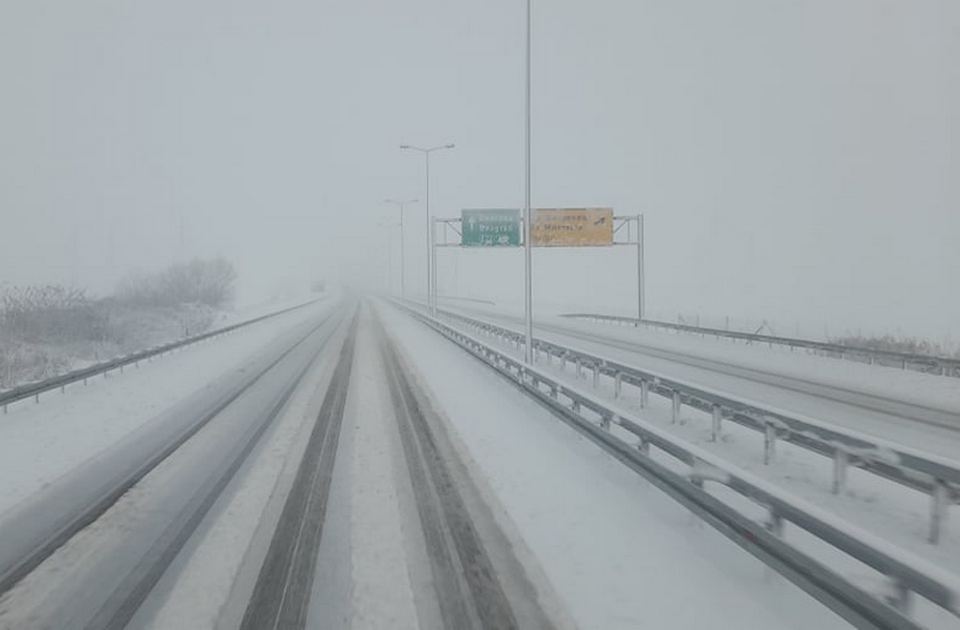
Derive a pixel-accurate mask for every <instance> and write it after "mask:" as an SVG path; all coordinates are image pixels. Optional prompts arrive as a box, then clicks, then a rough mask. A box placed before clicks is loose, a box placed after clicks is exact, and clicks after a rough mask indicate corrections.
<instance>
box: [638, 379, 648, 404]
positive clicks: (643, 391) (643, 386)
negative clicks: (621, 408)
mask: <svg viewBox="0 0 960 630" xmlns="http://www.w3.org/2000/svg"><path fill="white" fill-rule="evenodd" d="M649 393H650V385H649V384H648V383H647V381H646V380H645V379H641V380H640V407H641V408H644V407H646V406H647V400H648V399H649Z"/></svg>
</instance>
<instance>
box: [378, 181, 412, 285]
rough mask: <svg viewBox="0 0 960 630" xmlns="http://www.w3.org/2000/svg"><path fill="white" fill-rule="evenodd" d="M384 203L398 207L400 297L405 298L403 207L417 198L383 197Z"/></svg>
mask: <svg viewBox="0 0 960 630" xmlns="http://www.w3.org/2000/svg"><path fill="white" fill-rule="evenodd" d="M383 201H384V203H390V204H393V205H395V206H397V207H399V208H400V299H401V300H405V299H407V289H406V280H405V279H406V276H407V274H406V271H405V264H406V263H405V262H404V260H405V259H404V255H403V242H404V240H405V238H404V235H403V208H404V206H406V205H407V204H408V203H417V202H418V201H420V200H419V199H384V200H383Z"/></svg>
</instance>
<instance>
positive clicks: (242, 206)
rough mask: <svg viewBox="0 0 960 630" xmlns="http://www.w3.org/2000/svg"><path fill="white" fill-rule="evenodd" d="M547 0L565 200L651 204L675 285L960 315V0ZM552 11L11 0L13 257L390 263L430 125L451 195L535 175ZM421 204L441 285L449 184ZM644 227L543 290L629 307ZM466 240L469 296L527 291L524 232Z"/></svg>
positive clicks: (731, 304)
mask: <svg viewBox="0 0 960 630" xmlns="http://www.w3.org/2000/svg"><path fill="white" fill-rule="evenodd" d="M534 4H535V16H534V20H535V23H534V68H533V73H534V84H533V118H534V127H533V154H534V164H533V200H534V206H542V207H561V206H582V205H590V206H595V205H600V206H612V207H614V209H615V210H616V212H617V213H619V214H636V213H637V212H641V211H642V212H643V213H644V214H645V217H646V227H647V237H648V238H647V256H646V260H647V269H648V271H647V279H648V292H647V298H648V303H649V308H650V311H651V314H656V315H659V316H663V317H671V316H673V315H675V314H676V313H678V312H683V313H702V314H703V315H704V316H717V317H719V316H724V315H731V316H734V317H753V318H758V319H759V318H769V319H771V320H773V321H776V322H779V323H780V324H781V325H782V328H781V329H780V330H778V332H781V333H784V334H790V333H792V332H794V331H793V327H794V326H795V325H796V324H802V325H803V326H804V327H805V329H807V330H810V332H814V331H816V332H821V331H819V330H817V327H820V326H823V324H824V323H825V322H829V323H830V326H831V331H832V332H838V331H840V330H843V329H845V328H846V329H856V328H862V329H864V330H865V331H895V330H901V331H903V332H907V333H915V334H923V335H931V336H937V337H943V336H944V335H947V334H951V333H952V334H953V335H955V336H957V335H958V333H960V282H958V278H960V152H958V147H960V64H958V63H957V60H958V59H960V5H958V3H957V2H956V1H955V0H936V1H935V0H810V1H807V2H803V1H787V0H778V1H775V0H722V1H721V0H657V1H641V0H598V1H595V2H593V1H591V2H586V1H582V0H581V1H576V0H535V1H534ZM522 17H523V7H522V3H521V2H519V0H472V1H466V0H402V1H401V0H340V1H323V0H312V1H307V0H298V1H294V0H277V1H275V2H269V3H265V2H260V1H258V2H254V1H252V0H210V1H207V2H196V1H187V0H165V1H163V2H156V1H155V2H130V1H127V2H121V1H119V0H111V1H107V0H85V1H84V2H74V1H69V0H46V1H40V0H3V1H2V2H0V216H2V223H0V226H2V227H0V233H2V235H3V238H2V240H0V243H2V245H0V282H4V281H6V282H16V283H22V282H40V281H62V282H71V283H76V284H79V285H83V286H89V287H91V288H92V289H93V290H94V291H97V292H99V293H105V292H108V291H109V289H110V287H112V286H113V284H114V283H115V282H116V281H117V280H118V279H119V278H121V277H123V276H124V275H125V274H126V273H128V272H129V271H131V270H150V269H154V268H156V267H159V266H162V265H165V264H169V263H170V262H173V261H176V260H181V259H183V258H185V257H189V256H193V255H204V256H206V255H224V256H227V257H229V258H231V259H232V260H234V261H235V262H236V263H237V265H238V267H239V269H240V273H241V278H242V281H243V287H242V288H243V290H244V291H245V292H246V293H247V294H258V295H259V294H264V293H267V292H269V291H272V290H276V289H278V288H282V287H284V286H291V287H293V286H297V287H299V286H302V285H303V284H304V283H306V282H307V281H308V280H310V279H312V278H315V277H323V278H328V279H336V278H342V279H345V280H349V281H353V282H365V283H367V284H368V285H370V286H372V287H376V288H382V287H383V282H384V278H385V264H386V258H387V254H388V246H387V243H388V241H387V239H388V232H387V230H388V228H386V227H381V225H382V224H384V223H389V222H395V221H396V219H397V213H396V211H395V209H394V208H392V207H390V206H386V205H384V204H383V203H382V200H383V199H384V198H386V197H402V196H419V197H421V198H423V196H424V191H423V164H422V159H421V158H420V156H419V155H414V154H410V153H405V152H401V151H400V150H399V149H398V148H397V147H398V145H399V144H401V143H411V144H420V145H433V144H442V143H446V142H455V143H456V144H457V148H456V149H455V150H453V151H450V152H443V153H439V154H436V156H435V158H434V161H433V169H432V170H433V186H432V189H431V191H432V195H433V199H432V201H433V212H434V213H435V214H438V215H442V216H458V215H459V211H460V209H461V208H464V207H519V206H520V205H521V204H522V199H523V197H522V194H523V180H522V135H521V131H522V127H521V124H522V100H521V99H522V91H521V90H522V83H521V81H522V76H523V75H522V59H521V52H522V39H521V37H522V26H523V25H522ZM406 220H407V228H408V238H407V241H406V244H407V252H408V257H407V262H408V266H409V268H410V270H411V271H410V274H409V276H408V279H409V283H410V284H411V286H412V287H413V288H418V287H417V286H415V285H414V283H416V282H419V283H421V286H422V276H423V271H422V268H423V264H424V259H423V254H422V251H423V249H424V241H423V233H424V227H423V222H424V218H423V207H422V206H412V207H410V208H409V210H408V214H407V217H406ZM181 226H182V227H181ZM390 234H392V236H393V238H394V244H393V250H394V251H393V263H394V265H395V266H396V265H397V263H398V250H399V247H398V244H397V243H396V238H397V232H396V231H393V232H391V233H390ZM632 256H633V252H632V251H631V250H628V249H627V248H623V249H597V250H564V251H545V250H536V251H535V253H534V265H535V269H536V290H537V292H536V297H537V300H538V302H540V303H542V304H544V305H547V304H549V305H551V306H554V305H559V306H564V307H569V308H581V309H584V308H588V307H591V306H592V307H595V308H597V309H600V310H604V309H605V310H618V311H622V312H628V311H629V309H630V308H631V306H632V305H633V304H634V301H635V280H634V275H633V274H634V272H635V271H634V270H635V263H634V260H633V257H632ZM440 262H441V265H442V266H443V269H442V270H441V273H440V278H441V284H442V291H443V292H445V293H456V294H461V295H471V296H474V297H488V298H493V299H497V300H501V301H506V302H517V301H519V298H520V291H521V288H522V277H521V275H520V274H521V267H520V265H521V263H522V258H521V257H520V256H519V253H518V252H516V251H484V252H473V251H471V252H454V251H452V250H451V251H444V252H442V253H441V258H440ZM396 282H397V280H396V276H395V275H394V284H395V285H396Z"/></svg>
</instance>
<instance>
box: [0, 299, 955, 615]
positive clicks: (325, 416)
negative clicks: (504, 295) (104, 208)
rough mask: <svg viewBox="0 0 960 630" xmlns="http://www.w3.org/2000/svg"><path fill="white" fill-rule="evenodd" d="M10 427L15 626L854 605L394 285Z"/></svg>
mask: <svg viewBox="0 0 960 630" xmlns="http://www.w3.org/2000/svg"><path fill="white" fill-rule="evenodd" d="M581 341H582V340H581ZM609 349H610V348H609V346H608V347H607V350H609ZM624 352H631V353H633V354H634V356H639V355H637V354H636V353H637V350H636V349H630V348H627V349H626V350H624ZM562 377H563V378H567V379H568V380H569V382H570V383H571V386H576V387H581V386H582V385H583V383H582V382H580V379H577V378H576V377H575V376H574V375H566V376H562ZM624 401H625V403H627V404H629V396H625V397H624ZM687 429H689V427H687ZM687 429H680V430H679V433H678V434H682V432H683V431H684V430H687ZM734 435H735V434H734ZM688 437H689V435H688ZM725 446H726V448H727V450H723V448H721V447H720V446H718V448H717V450H716V451H713V452H715V453H716V454H717V455H719V456H721V457H731V456H733V453H736V444H735V443H734V444H733V445H732V446H731V445H730V444H726V445H725ZM731 449H732V450H731ZM0 452H2V455H3V456H4V457H6V458H8V461H14V462H17V465H16V466H10V467H9V471H10V472H9V474H7V475H5V476H4V477H3V478H0V499H2V502H0V586H2V588H0V592H2V593H0V628H4V629H10V630H13V629H20V628H51V629H53V628H124V627H130V628H154V629H167V628H204V629H205V628H210V629H213V628H245V629H250V630H252V629H259V628H491V629H493V628H497V629H499V628H576V627H579V628H604V629H607V628H610V629H617V628H623V629H627V628H637V627H652V628H701V627H737V628H745V629H750V628H757V629H760V628H763V629H764V630H766V629H768V628H798V629H799V628H810V627H817V628H833V627H836V628H842V627H847V622H846V621H845V620H844V619H843V618H842V617H841V616H839V615H838V614H837V613H835V612H834V611H832V610H831V609H830V608H829V607H827V606H825V605H824V604H823V603H822V602H821V601H818V598H815V597H813V596H811V595H809V594H808V593H806V592H804V591H803V590H801V589H800V588H798V587H797V586H795V585H794V584H793V583H791V582H790V581H788V580H787V579H784V577H782V576H780V575H779V574H778V573H776V572H775V571H774V570H772V569H771V568H770V567H768V566H765V564H764V563H763V562H761V561H759V560H758V559H757V558H755V557H754V556H753V555H751V554H748V553H744V551H743V549H741V548H740V547H739V546H738V545H737V544H734V542H732V541H731V539H729V538H728V537H727V536H725V535H724V534H723V533H722V532H720V531H718V530H716V529H714V528H713V527H709V526H706V525H704V523H703V521H701V520H700V519H699V518H698V517H696V516H694V515H693V513H691V511H690V510H689V509H687V508H686V507H683V506H682V505H681V504H680V503H677V502H676V501H675V500H674V499H673V498H671V496H669V495H668V494H666V493H664V492H662V491H661V490H660V489H658V487H657V486H656V485H655V484H651V483H650V482H648V481H645V480H644V478H643V477H641V476H638V475H637V474H636V472H635V471H634V470H631V469H630V468H629V467H628V466H624V465H623V464H622V463H621V462H618V461H617V459H615V458H613V457H610V456H609V455H608V454H607V453H605V452H604V451H603V450H602V449H600V448H597V445H596V444H594V443H593V442H592V441H591V440H590V439H587V438H586V437H585V436H584V435H583V434H582V433H580V432H578V431H576V430H574V429H572V428H571V427H570V426H568V424H564V423H563V422H559V421H558V418H557V415H556V414H555V412H554V411H552V410H551V409H550V408H549V407H548V406H544V405H543V404H542V403H541V402H538V401H537V400H535V399H534V398H532V397H531V396H529V395H528V394H527V393H525V392H524V391H523V390H522V389H521V388H518V387H516V386H515V385H514V384H511V383H510V382H509V380H505V379H504V378H503V377H502V376H501V375H498V374H497V372H495V371H494V370H491V369H490V368H489V367H488V366H487V365H484V364H483V363H482V362H479V361H476V360H475V359H473V358H471V357H470V356H469V355H468V354H467V353H465V352H464V351H463V349H461V348H458V347H457V345H455V344H453V343H451V342H450V341H449V340H447V339H445V338H443V337H442V336H441V335H439V334H437V332H436V331H435V330H432V329H431V328H429V327H428V326H425V325H424V324H423V323H422V322H420V321H417V320H416V319H415V318H413V317H411V316H410V315H408V314H407V313H405V312H403V311H401V310H399V309H397V308H395V307H394V306H392V305H390V304H389V303H386V302H381V301H379V300H367V299H363V300H358V299H357V298H356V297H353V296H350V295H344V296H338V297H336V298H330V299H328V300H326V301H324V302H321V303H318V304H316V305H313V306H311V307H309V308H307V309H303V310H301V311H294V312H291V313H287V314H284V315H282V316H279V317H277V318H276V319H273V320H267V321H264V322H261V323H258V324H256V325H255V326H251V327H250V328H249V329H245V330H243V331H240V332H237V333H236V334H233V335H230V336H227V337H224V338H219V339H215V340H212V341H210V342H208V343H205V344H200V345H198V346H196V347H190V348H187V349H185V350H183V351H181V352H178V353H176V354H173V355H170V356H167V357H164V358H162V359H158V360H156V361H153V362H150V363H147V364H144V365H142V366H141V368H140V369H139V370H128V371H127V373H125V374H123V375H117V376H115V377H111V378H109V379H104V380H100V381H98V382H96V383H91V385H90V386H89V387H86V388H83V387H76V388H70V389H68V390H67V391H66V392H65V393H64V394H63V395H59V394H57V395H51V396H49V397H47V398H45V399H44V400H43V401H42V402H41V404H37V405H35V404H32V403H22V404H19V405H16V406H14V407H11V409H10V413H9V415H8V416H7V417H6V418H4V422H2V423H0ZM784 466H785V468H783V469H778V470H780V471H781V473H782V475H784V476H789V475H790V474H793V473H795V472H796V470H798V469H797V468H796V467H797V466H799V467H800V468H799V470H800V472H803V470H804V469H803V462H802V461H799V460H796V459H790V458H787V462H786V463H785V464H784ZM791 466H793V467H794V468H791ZM773 480H774V482H776V483H780V484H782V485H785V486H786V487H789V488H790V489H791V491H793V490H796V489H797V488H796V487H795V486H790V485H789V483H787V482H784V481H783V479H776V478H775V479H773ZM858 482H859V480H858ZM838 501H839V500H838ZM853 504H854V505H856V501H853ZM898 505H899V504H898ZM828 507H830V508H831V509H834V508H836V512H837V513H838V514H839V515H840V517H841V518H845V519H846V518H850V520H852V521H856V518H854V517H852V516H851V515H850V514H848V513H845V512H844V511H843V509H842V508H840V507H836V506H828ZM901 508H902V513H903V514H905V515H906V516H905V517H904V518H909V517H910V515H911V514H912V513H913V512H911V509H912V508H910V507H909V506H907V507H902V506H901ZM901 508H898V509H901ZM873 514H874V515H879V514H884V513H883V512H882V510H880V508H877V510H876V511H875V512H874V513H873ZM893 522H894V524H895V526H894V527H891V528H889V529H887V530H884V529H880V530H879V531H878V534H879V535H881V536H883V537H885V538H887V539H889V540H890V541H891V543H890V544H892V545H901V546H904V547H907V548H908V550H910V551H913V552H915V551H916V547H919V546H920V545H921V544H922V543H916V544H914V543H909V542H904V541H905V540H907V539H908V537H907V536H906V535H901V534H902V532H901V533H898V530H897V527H899V525H896V523H898V521H897V520H896V519H893ZM901 524H902V523H901ZM940 551H941V552H942V553H944V554H946V558H947V560H946V561H943V562H937V561H935V559H932V560H933V564H939V565H940V567H939V568H937V569H936V571H946V572H949V571H952V570H954V569H955V568H956V566H955V565H954V563H953V561H952V560H950V559H949V558H951V557H953V556H952V555H951V554H954V553H955V552H956V539H955V536H952V535H951V536H950V537H948V538H947V539H946V540H945V541H944V542H943V544H942V545H941V547H940ZM844 571H845V572H846V573H847V575H850V567H846V566H845V567H844ZM854 573H856V572H855V571H854ZM937 575H938V576H939V575H940V574H939V573H938V574H937ZM869 579H872V578H863V579H861V580H860V581H861V582H862V583H867V584H868V583H869ZM951 580H952V578H947V582H949V583H951V584H952V583H953V582H951ZM958 583H960V582H958ZM881 586H882V585H873V586H870V588H869V589H868V590H871V591H876V589H878V588H881ZM941 612H942V611H941ZM918 614H919V617H918V618H917V622H918V623H919V624H920V625H921V626H927V627H931V628H936V629H938V630H939V628H949V627H951V624H953V623H954V622H955V621H956V618H955V617H953V616H952V615H951V614H950V613H949V612H948V613H945V614H932V613H931V612H930V610H929V608H921V609H920V610H919V612H918Z"/></svg>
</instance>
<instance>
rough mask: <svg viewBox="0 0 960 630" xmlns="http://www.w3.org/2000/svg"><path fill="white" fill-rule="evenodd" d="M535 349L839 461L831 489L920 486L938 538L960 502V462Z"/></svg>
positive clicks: (537, 342)
mask: <svg viewBox="0 0 960 630" xmlns="http://www.w3.org/2000/svg"><path fill="white" fill-rule="evenodd" d="M438 312H439V313H441V314H442V315H444V316H445V317H450V318H453V319H456V320H459V321H461V322H464V323H465V324H467V325H469V326H472V327H474V328H475V329H477V330H480V331H482V332H484V333H488V334H493V335H497V336H499V337H501V338H504V339H506V340H508V341H509V342H510V343H512V344H514V345H515V346H517V347H521V346H522V344H523V343H525V339H524V335H523V334H522V333H520V332H518V331H515V330H511V329H509V328H505V327H503V326H499V325H496V324H492V323H490V322H487V321H484V320H480V319H476V318H473V317H468V316H466V315H462V314H460V313H456V312H453V311H447V310H443V309H440V310H439V311H438ZM534 352H535V353H537V354H539V353H540V352H544V353H546V354H547V355H548V356H549V357H551V358H552V357H558V358H559V359H560V360H561V361H564V362H566V361H569V362H572V363H573V364H574V365H576V367H577V373H578V375H579V374H581V372H582V370H583V369H584V368H587V369H590V370H592V372H593V384H594V387H597V386H598V385H599V380H600V377H601V376H605V377H608V378H610V379H612V380H613V385H614V395H615V396H616V397H619V396H620V392H621V387H622V384H623V383H625V382H626V383H629V384H631V385H634V386H636V387H638V388H639V389H640V404H641V405H642V406H646V405H647V401H648V396H649V393H650V392H653V393H655V394H659V395H661V396H664V397H666V398H668V399H670V400H671V402H672V414H673V418H672V421H673V422H674V423H676V422H677V421H678V420H679V418H680V413H681V410H682V407H683V405H688V406H690V407H693V408H695V409H698V410H700V411H703V412H705V413H708V414H710V416H711V419H712V439H713V440H714V441H715V440H716V439H717V438H718V436H719V434H720V430H721V425H722V422H723V421H724V420H729V421H732V422H735V423H737V424H739V425H741V426H744V427H747V428H750V429H753V430H756V431H759V432H760V433H762V434H763V436H764V463H770V462H771V461H772V460H773V458H774V456H775V452H776V443H777V441H778V440H784V441H786V442H789V443H791V444H795V445H797V446H800V447H802V448H806V449H808V450H811V451H813V452H815V453H819V454H821V455H824V456H826V457H829V458H831V459H832V460H833V487H832V491H833V492H834V493H835V494H838V493H840V492H842V491H843V490H844V489H845V487H846V483H847V473H848V468H849V467H850V466H854V467H857V468H860V469H863V470H866V471H868V472H871V473H874V474H876V475H879V476H880V477H882V478H885V479H888V480H891V481H894V482H896V483H899V484H901V485H904V486H906V487H909V488H913V489H914V490H919V491H921V492H925V493H928V494H929V495H930V525H929V533H928V540H929V541H930V542H931V543H938V542H939V540H940V538H941V533H942V529H943V524H944V522H945V521H946V518H947V512H948V509H949V506H950V505H952V504H954V503H957V502H958V501H960V463H958V462H955V461H952V460H949V459H947V458H942V457H938V456H936V455H931V454H927V453H922V452H918V451H915V450H913V449H907V448H903V447H901V446H898V445H896V444H893V443H884V442H880V441H877V440H875V439H873V438H870V437H868V436H864V435H859V434H857V433H855V432H852V431H847V430H844V429H842V428H840V427H836V426H831V425H829V424H827V423H823V422H819V421H817V420H814V419H811V418H805V417H801V416H798V415H794V414H789V413H786V412H782V411H779V410H775V409H772V408H770V407H766V406H762V405H759V404H757V403H754V402H752V401H746V400H743V399H740V398H736V397H734V396H730V395H727V394H724V393H722V392H718V391H716V390H712V389H707V388H704V387H700V386H697V385H693V384H690V383H687V382H684V381H680V380H677V379H672V378H669V377H667V376H665V375H663V374H660V373H657V372H651V371H649V370H641V369H639V368H636V367H632V366H629V365H626V364H624V363H620V362H618V361H615V360H612V359H609V358H606V357H601V356H598V355H596V354H592V353H589V352H584V351H581V350H576V349H574V348H570V347H568V346H561V345H558V344H555V343H551V342H548V341H545V340H543V339H536V338H535V339H534Z"/></svg>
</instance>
